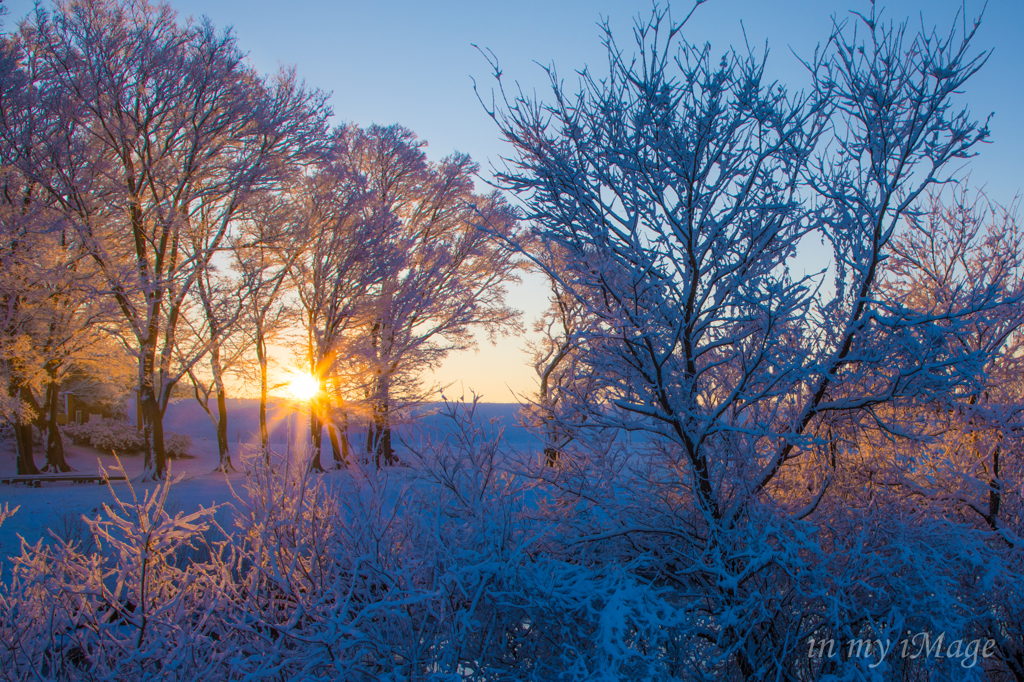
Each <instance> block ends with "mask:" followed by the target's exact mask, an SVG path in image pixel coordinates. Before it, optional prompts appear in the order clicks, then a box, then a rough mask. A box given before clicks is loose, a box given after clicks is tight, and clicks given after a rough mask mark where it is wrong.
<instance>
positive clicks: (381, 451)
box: [366, 398, 397, 468]
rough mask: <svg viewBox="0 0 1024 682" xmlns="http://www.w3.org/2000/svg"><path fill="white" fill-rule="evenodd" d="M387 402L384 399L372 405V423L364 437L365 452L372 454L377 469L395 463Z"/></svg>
mask: <svg viewBox="0 0 1024 682" xmlns="http://www.w3.org/2000/svg"><path fill="white" fill-rule="evenodd" d="M388 402H389V401H388V400H387V399H386V398H385V399H384V400H382V401H380V402H379V403H377V404H376V405H374V407H373V421H372V422H371V424H370V430H369V433H368V434H367V436H366V439H367V450H368V451H370V452H372V453H373V458H374V462H375V463H376V464H377V468H380V467H381V466H391V465H393V464H396V463H397V460H396V459H395V451H394V449H393V448H392V447H391V419H390V414H389V409H388V408H389V405H388ZM382 462H383V464H382Z"/></svg>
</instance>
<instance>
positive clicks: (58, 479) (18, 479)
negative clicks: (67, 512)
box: [0, 472, 128, 488]
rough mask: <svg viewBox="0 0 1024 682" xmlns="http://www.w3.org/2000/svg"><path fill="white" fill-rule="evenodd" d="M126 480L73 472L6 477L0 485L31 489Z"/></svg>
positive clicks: (1, 479)
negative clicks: (15, 485) (16, 484)
mask: <svg viewBox="0 0 1024 682" xmlns="http://www.w3.org/2000/svg"><path fill="white" fill-rule="evenodd" d="M126 480H128V479H127V478H126V477H125V476H103V475H99V474H76V473H74V472H70V473H66V474H37V475H35V476H8V477H6V478H0V483H3V484H6V485H11V484H14V483H22V484H24V485H30V486H32V487H33V488H38V487H39V486H40V485H41V484H42V483H44V482H46V483H64V482H67V483H96V484H99V485H103V484H105V483H107V482H108V481H126Z"/></svg>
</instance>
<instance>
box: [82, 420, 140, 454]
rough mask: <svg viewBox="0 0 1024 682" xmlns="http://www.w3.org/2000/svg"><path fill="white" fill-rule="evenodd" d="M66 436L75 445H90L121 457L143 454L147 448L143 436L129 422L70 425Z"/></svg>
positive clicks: (106, 421) (107, 421)
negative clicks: (137, 453)
mask: <svg viewBox="0 0 1024 682" xmlns="http://www.w3.org/2000/svg"><path fill="white" fill-rule="evenodd" d="M64 435H65V436H67V437H68V438H70V439H71V441H72V442H73V443H74V444H75V445H88V446H91V447H94V448H96V449H97V450H103V451H105V452H106V451H114V452H116V453H117V454H119V455H124V454H131V453H135V452H141V451H142V448H143V447H145V443H144V442H143V440H142V434H141V433H139V432H138V431H137V430H136V428H135V427H134V426H133V425H131V424H129V423H128V422H122V421H109V420H105V421H101V422H89V423H88V424H68V425H67V426H65V427H64Z"/></svg>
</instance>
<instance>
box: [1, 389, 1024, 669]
mask: <svg viewBox="0 0 1024 682" xmlns="http://www.w3.org/2000/svg"><path fill="white" fill-rule="evenodd" d="M406 446H407V447H408V452H409V453H410V454H409V456H408V459H407V465H406V466H401V467H394V468H385V469H378V468H377V467H376V466H373V465H367V466H366V467H365V468H359V467H356V466H355V465H353V466H352V467H351V468H350V469H349V470H348V471H345V472H336V473H334V474H330V475H328V476H323V475H319V474H310V473H309V467H308V462H306V461H301V458H300V459H297V460H294V461H292V463H291V465H290V466H289V465H288V463H287V462H285V461H284V460H283V459H282V458H278V457H276V456H275V457H273V458H272V459H271V464H272V466H273V467H274V468H273V469H267V468H265V467H266V463H265V459H264V458H263V457H262V456H260V457H258V458H257V459H256V461H250V462H243V465H244V466H246V467H247V469H248V470H249V471H250V475H249V477H248V478H247V484H246V485H247V490H246V491H244V492H243V491H239V496H238V498H237V499H236V500H235V502H234V503H233V504H232V505H231V506H230V507H229V508H223V509H201V510H199V511H198V512H196V513H193V514H181V513H179V514H176V515H175V516H171V515H170V514H168V513H167V511H166V509H165V507H166V500H167V495H168V490H169V488H170V486H171V485H173V484H172V483H169V482H166V483H163V484H161V485H160V487H159V488H157V489H156V490H155V491H154V492H153V493H151V494H147V495H143V497H142V499H136V498H135V497H134V495H130V496H129V497H130V499H127V500H122V499H117V498H116V497H115V499H114V500H113V502H112V503H110V504H107V505H104V506H103V511H102V512H100V513H98V514H97V515H96V516H95V517H93V518H86V519H85V521H86V523H87V524H88V527H89V530H90V532H91V534H92V536H93V538H94V539H95V541H96V542H95V545H94V546H92V547H91V548H90V549H89V550H88V551H83V549H82V547H80V546H79V545H76V544H71V543H68V542H64V541H61V540H59V539H58V538H57V537H56V536H54V537H53V539H52V540H51V541H50V542H42V541H40V542H39V543H38V544H36V545H28V544H27V543H25V544H23V547H22V552H21V555H20V556H18V557H15V558H14V559H13V566H12V577H11V579H10V581H9V582H8V583H6V584H5V585H4V586H3V588H2V589H0V679H6V680H21V679H30V678H34V677H41V678H43V679H66V680H96V679H108V680H142V679H145V680H154V679H167V680H221V679H224V680H227V679H246V680H258V679H274V680H278V679H344V680H381V679H384V680H428V679H430V680H454V679H478V680H494V679H524V680H580V681H582V680H594V679H603V680H622V679H632V680H721V679H740V678H741V670H740V668H739V666H738V664H737V661H738V660H744V661H757V665H758V667H757V668H755V669H753V670H750V671H748V673H746V676H747V678H748V679H765V678H771V679H775V677H776V674H777V673H778V672H779V671H785V672H786V674H787V675H788V677H786V678H784V679H794V680H817V679H822V680H825V679H829V680H837V679H851V680H862V679H921V677H920V676H927V675H931V676H932V678H931V679H957V680H961V679H983V670H984V666H983V665H982V663H985V662H988V663H987V664H988V665H989V667H991V665H993V663H992V661H993V660H994V659H984V660H982V662H979V663H978V664H977V666H974V667H964V666H963V665H961V663H962V662H963V661H964V660H965V659H964V658H963V657H961V658H960V659H953V660H948V661H947V660H934V659H927V660H926V659H923V658H920V659H909V658H900V657H897V656H895V655H893V656H891V657H890V658H889V659H887V660H886V661H883V662H882V663H881V665H875V667H873V668H869V667H868V666H869V665H871V664H875V663H877V661H876V659H866V658H863V657H862V658H857V657H854V658H853V659H842V658H841V657H836V658H826V659H824V660H822V659H817V658H808V656H807V651H808V643H807V638H808V637H809V636H814V637H816V638H819V639H822V638H834V639H836V640H841V641H842V642H844V643H845V642H846V641H847V640H849V639H851V638H866V637H871V638H880V639H883V640H884V639H886V638H887V637H888V638H891V639H893V640H896V639H897V638H898V637H899V635H900V633H903V632H906V631H907V630H912V631H914V632H918V631H930V632H935V633H938V632H946V633H958V634H957V636H961V637H963V638H965V639H968V638H975V637H981V636H985V633H986V632H987V631H988V630H987V628H988V627H989V623H992V622H996V621H994V620H993V619H997V618H998V619H1000V620H999V621H998V622H1001V623H1003V625H1002V627H1003V628H1004V631H1006V632H1007V633H1009V628H1011V627H1014V625H1013V624H1014V623H1020V614H1019V612H1017V611H1015V609H1017V608H1018V607H1016V606H1015V605H1016V604H1020V603H1021V601H1020V584H1021V581H1020V578H1021V577H1022V576H1021V564H1020V557H1019V553H1018V552H1016V551H1010V552H1008V551H1006V549H1005V547H1004V546H1002V545H1000V544H999V543H996V542H994V541H993V536H992V535H991V533H988V534H986V533H984V532H981V531H978V530H972V529H971V528H969V527H968V526H965V525H964V524H963V523H959V522H956V521H947V520H943V519H941V518H937V517H935V516H934V515H929V514H921V513H918V514H908V513H907V511H906V510H905V509H902V508H901V505H900V504H899V503H898V502H888V503H887V502H882V501H879V502H877V503H876V504H875V505H873V506H872V507H870V508H866V509H862V510H858V511H857V512H856V513H854V512H852V511H851V510H848V509H847V510H844V509H841V508H836V509H834V510H832V511H830V513H829V514H828V515H827V517H825V516H822V517H819V520H818V521H817V522H815V521H811V520H799V521H798V520H793V519H792V518H790V517H788V516H786V515H785V514H781V515H780V514H778V513H777V512H775V511H772V510H770V509H765V508H760V507H758V508H756V510H755V509H754V508H752V509H751V511H750V512H749V513H748V514H747V515H745V516H744V517H743V518H742V519H741V520H740V521H738V522H737V523H736V524H735V525H734V526H733V528H732V529H731V530H730V532H729V533H727V534H726V533H722V534H721V535H720V537H719V539H718V541H717V542H713V543H711V542H703V543H700V542H699V536H697V535H696V534H693V533H691V532H690V531H688V528H690V527H692V525H693V522H694V517H693V516H692V509H691V510H690V511H689V512H688V511H687V510H685V509H683V508H680V507H676V508H675V509H674V510H673V509H672V505H670V504H669V503H668V500H666V499H661V500H654V499H651V498H650V497H649V493H650V489H649V488H648V489H644V488H643V485H642V475H643V472H642V469H641V468H639V467H638V466H637V465H636V464H626V465H624V466H620V467H619V468H618V469H617V470H616V469H614V468H612V467H609V469H608V470H606V471H604V472H598V471H591V472H589V473H588V474H587V478H588V479H590V480H591V481H592V482H593V483H594V485H593V487H592V488H591V489H590V490H589V491H588V492H587V493H586V494H584V495H577V494H572V493H571V492H570V491H569V490H568V489H567V487H566V485H565V484H564V481H568V480H570V479H571V478H572V476H571V475H570V473H569V465H568V463H566V467H565V468H563V469H561V470H559V473H558V474H557V475H554V476H553V475H552V470H551V469H552V468H551V467H549V466H547V465H546V464H545V463H544V462H543V461H542V460H543V457H542V456H540V455H539V454H538V455H524V454H522V453H517V452H515V451H514V450H513V449H511V448H510V447H509V446H508V445H507V444H506V442H505V440H504V436H503V433H502V431H501V430H500V429H499V428H497V427H496V426H494V425H492V424H490V423H487V422H486V421H485V420H483V419H482V418H480V417H479V415H477V410H476V406H475V404H454V405H449V406H448V408H447V412H446V413H445V414H444V415H443V417H442V418H441V423H440V424H439V425H437V426H436V427H435V428H432V429H429V430H427V429H424V430H423V431H422V432H421V433H418V434H415V435H414V436H413V437H409V438H408V439H407V443H406ZM613 454H614V453H612V452H607V453H605V455H607V456H609V457H610V456H612V455H613ZM591 455H592V457H593V459H592V460H591V462H592V463H596V461H597V456H598V453H591ZM581 456H582V452H576V453H572V454H570V453H567V454H566V455H565V459H566V460H568V459H569V458H570V457H572V458H573V461H574V462H577V463H579V462H580V461H581V459H580V457H581ZM609 464H610V462H609ZM602 478H603V481H601V480H600V479H602ZM627 485H628V486H632V487H633V492H632V493H627V492H625V491H623V490H621V489H619V486H627ZM616 489H619V494H615V495H614V501H613V499H612V498H611V497H609V495H611V492H612V491H615V490H616ZM645 497H646V498H647V500H646V502H644V499H645ZM613 505H618V506H613ZM641 505H643V506H641ZM4 513H7V511H6V509H5V511H4ZM672 515H675V521H674V522H673V523H671V524H670V523H669V520H670V518H671V517H672ZM1014 618H1016V620H1013V619H1014ZM949 639H950V638H949V637H947V642H948V640H949ZM979 660H981V659H979ZM992 679H997V678H992Z"/></svg>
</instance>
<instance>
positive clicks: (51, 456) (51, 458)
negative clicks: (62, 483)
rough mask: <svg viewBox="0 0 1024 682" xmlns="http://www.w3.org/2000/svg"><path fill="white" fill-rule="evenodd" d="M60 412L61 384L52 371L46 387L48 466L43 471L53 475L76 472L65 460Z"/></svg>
mask: <svg viewBox="0 0 1024 682" xmlns="http://www.w3.org/2000/svg"><path fill="white" fill-rule="evenodd" d="M59 411H60V384H59V383H57V381H56V377H55V376H54V372H52V371H51V372H50V382H49V383H48V384H47V385H46V466H45V467H43V471H48V472H53V473H56V472H67V471H74V469H72V468H71V467H70V466H69V465H68V463H67V461H66V460H65V459H64V439H63V438H62V437H61V434H60V425H59V424H58V423H57V414H58V412H59Z"/></svg>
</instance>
